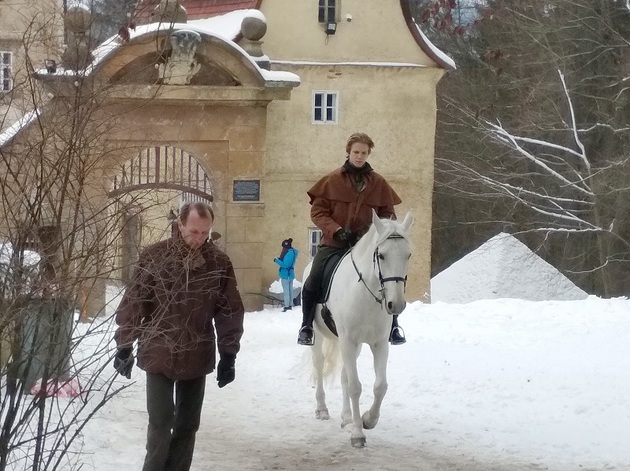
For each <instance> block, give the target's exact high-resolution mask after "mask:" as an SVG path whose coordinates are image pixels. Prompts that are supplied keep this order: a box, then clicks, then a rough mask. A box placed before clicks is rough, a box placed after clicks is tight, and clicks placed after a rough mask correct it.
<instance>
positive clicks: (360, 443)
mask: <svg viewBox="0 0 630 471" xmlns="http://www.w3.org/2000/svg"><path fill="white" fill-rule="evenodd" d="M350 443H351V444H352V446H353V447H355V448H363V447H365V437H352V438H350Z"/></svg>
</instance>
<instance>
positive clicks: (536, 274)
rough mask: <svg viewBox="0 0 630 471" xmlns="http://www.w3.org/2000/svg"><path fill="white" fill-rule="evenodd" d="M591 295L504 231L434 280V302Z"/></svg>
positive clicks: (555, 298)
mask: <svg viewBox="0 0 630 471" xmlns="http://www.w3.org/2000/svg"><path fill="white" fill-rule="evenodd" d="M587 296H588V294H587V293H585V292H584V291H582V290H581V289H580V288H578V287H577V286H575V284H573V282H571V280H569V279H568V278H567V277H565V276H564V275H563V274H562V273H560V272H559V271H558V270H557V269H556V268H554V267H553V266H552V265H550V264H549V263H547V262H545V261H544V260H543V259H542V258H540V257H539V256H538V255H536V254H535V253H533V252H532V251H531V250H530V249H529V248H528V247H527V246H526V245H525V244H523V243H522V242H520V241H519V240H517V239H516V238H514V237H513V236H511V235H510V234H506V233H503V232H502V233H500V234H498V235H496V236H494V237H493V238H491V239H490V240H488V241H487V242H486V243H485V244H483V245H482V246H481V247H479V248H478V249H477V250H475V251H473V252H471V253H469V254H468V255H466V256H465V257H464V258H462V259H461V260H458V261H457V262H455V263H454V264H453V265H451V266H450V267H449V268H447V269H446V270H444V271H443V272H442V273H439V274H438V275H436V276H434V277H433V278H432V280H431V300H432V301H433V302H436V301H442V302H447V303H469V302H471V301H477V300H481V299H498V298H516V299H526V300H529V301H552V300H556V301H562V300H564V301H568V300H580V299H586V298H587Z"/></svg>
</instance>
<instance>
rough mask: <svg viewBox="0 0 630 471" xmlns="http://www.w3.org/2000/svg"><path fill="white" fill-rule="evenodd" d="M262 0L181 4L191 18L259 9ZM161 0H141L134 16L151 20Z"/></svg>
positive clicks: (192, 0)
mask: <svg viewBox="0 0 630 471" xmlns="http://www.w3.org/2000/svg"><path fill="white" fill-rule="evenodd" d="M261 1H262V0H180V2H179V3H180V5H181V6H183V7H184V8H185V9H186V13H187V15H188V19H189V20H197V19H202V18H209V17H211V16H215V15H221V14H223V13H228V12H231V11H234V10H247V9H257V8H259V7H260V3H261ZM159 3H160V0H140V2H138V6H137V8H136V12H135V14H134V17H135V18H136V20H137V21H138V22H140V23H146V22H148V21H149V20H150V17H151V13H152V12H153V10H154V9H155V7H157V6H158V4H159Z"/></svg>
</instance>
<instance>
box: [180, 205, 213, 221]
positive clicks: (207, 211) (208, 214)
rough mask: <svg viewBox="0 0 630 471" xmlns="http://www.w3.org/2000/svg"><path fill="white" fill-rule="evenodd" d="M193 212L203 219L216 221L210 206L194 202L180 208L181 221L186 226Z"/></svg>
mask: <svg viewBox="0 0 630 471" xmlns="http://www.w3.org/2000/svg"><path fill="white" fill-rule="evenodd" d="M193 210H195V211H196V212H197V214H198V215H199V217H200V218H201V219H210V220H212V221H214V211H212V208H211V207H210V205H209V204H206V203H202V202H200V201H194V202H187V203H184V204H183V205H182V206H181V208H179V220H180V221H181V222H182V224H183V225H186V221H187V220H188V215H189V214H190V212H191V211H193Z"/></svg>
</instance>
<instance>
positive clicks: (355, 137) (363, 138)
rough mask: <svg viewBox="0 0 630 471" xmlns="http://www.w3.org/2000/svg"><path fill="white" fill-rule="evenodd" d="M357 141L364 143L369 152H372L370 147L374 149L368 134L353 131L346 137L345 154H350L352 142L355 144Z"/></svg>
mask: <svg viewBox="0 0 630 471" xmlns="http://www.w3.org/2000/svg"><path fill="white" fill-rule="evenodd" d="M357 142H361V143H363V144H366V145H367V146H368V147H369V148H370V150H369V152H370V153H371V152H372V149H374V141H373V140H372V138H371V137H370V136H368V135H367V134H365V133H362V132H355V133H354V134H351V135H350V137H349V138H348V142H347V143H346V154H348V155H350V149H351V148H352V144H356V143H357Z"/></svg>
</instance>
